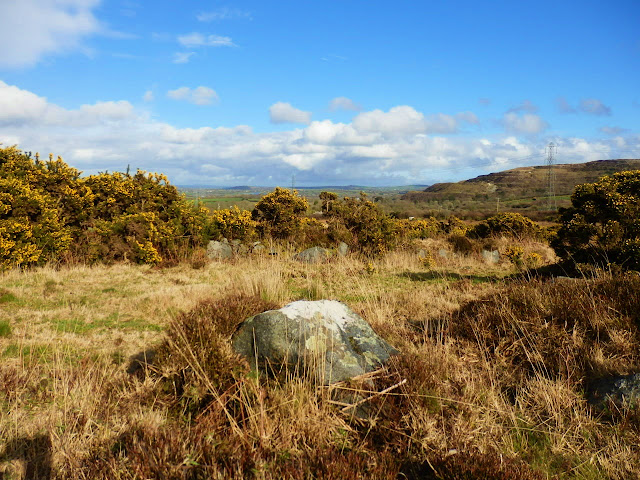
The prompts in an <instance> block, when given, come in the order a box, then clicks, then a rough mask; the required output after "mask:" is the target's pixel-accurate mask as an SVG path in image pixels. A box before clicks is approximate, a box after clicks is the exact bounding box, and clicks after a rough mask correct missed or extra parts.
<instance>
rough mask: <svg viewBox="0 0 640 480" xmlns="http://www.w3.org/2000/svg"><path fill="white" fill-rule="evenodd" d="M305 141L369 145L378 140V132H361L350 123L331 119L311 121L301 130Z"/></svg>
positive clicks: (326, 143)
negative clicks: (336, 121) (334, 121)
mask: <svg viewBox="0 0 640 480" xmlns="http://www.w3.org/2000/svg"><path fill="white" fill-rule="evenodd" d="M303 138H304V140H305V141H307V142H309V143H313V144H324V145H371V144H373V143H375V142H376V141H379V140H380V135H378V134H375V133H374V134H361V133H359V132H358V131H357V130H356V129H355V128H353V126H352V125H346V124H344V123H333V122H332V121H331V120H323V121H321V122H312V123H311V125H309V126H308V127H306V128H305V129H304V130H303Z"/></svg>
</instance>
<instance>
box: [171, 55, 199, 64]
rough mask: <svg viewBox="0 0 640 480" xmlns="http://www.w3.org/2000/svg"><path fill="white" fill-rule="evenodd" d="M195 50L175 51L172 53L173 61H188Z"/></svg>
mask: <svg viewBox="0 0 640 480" xmlns="http://www.w3.org/2000/svg"><path fill="white" fill-rule="evenodd" d="M195 54H196V53H195V52H176V53H174V54H173V60H172V61H173V63H179V64H180V63H189V60H190V59H191V57H193V56H194V55H195Z"/></svg>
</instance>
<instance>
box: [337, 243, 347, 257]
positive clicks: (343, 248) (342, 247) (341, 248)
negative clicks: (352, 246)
mask: <svg viewBox="0 0 640 480" xmlns="http://www.w3.org/2000/svg"><path fill="white" fill-rule="evenodd" d="M348 253H349V245H347V244H346V243H344V242H340V243H339V244H338V255H340V256H341V257H345V256H346V255H347V254H348Z"/></svg>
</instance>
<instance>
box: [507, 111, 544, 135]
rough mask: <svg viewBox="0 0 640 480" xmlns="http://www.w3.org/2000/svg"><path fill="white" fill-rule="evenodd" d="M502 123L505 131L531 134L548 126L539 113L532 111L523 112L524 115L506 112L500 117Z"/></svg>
mask: <svg viewBox="0 0 640 480" xmlns="http://www.w3.org/2000/svg"><path fill="white" fill-rule="evenodd" d="M502 123H503V125H504V128H505V130H506V131H507V132H512V133H525V134H531V135H533V134H536V133H540V132H542V131H544V130H546V129H547V128H548V127H549V124H548V123H547V122H545V121H544V120H543V119H542V118H541V117H540V116H539V115H534V114H532V113H525V114H524V115H518V114H517V113H506V114H505V115H504V117H503V119H502Z"/></svg>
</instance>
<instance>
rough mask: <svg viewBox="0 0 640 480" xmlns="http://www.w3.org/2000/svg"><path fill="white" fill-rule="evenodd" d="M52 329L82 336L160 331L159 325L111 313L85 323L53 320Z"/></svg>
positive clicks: (77, 320) (76, 320)
mask: <svg viewBox="0 0 640 480" xmlns="http://www.w3.org/2000/svg"><path fill="white" fill-rule="evenodd" d="M51 322H52V323H53V325H54V328H55V330H56V331H58V332H63V333H75V334H77V335H84V334H86V333H89V332H92V331H100V330H107V329H109V330H111V329H118V330H138V331H154V332H158V331H162V329H163V328H162V327H161V326H160V325H156V324H153V323H150V322H148V321H147V320H145V319H142V318H136V317H133V316H131V315H121V314H119V313H116V312H114V313H111V314H109V315H107V316H106V317H104V318H97V319H94V320H91V321H85V320H83V319H80V318H54V319H52V320H51Z"/></svg>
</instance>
